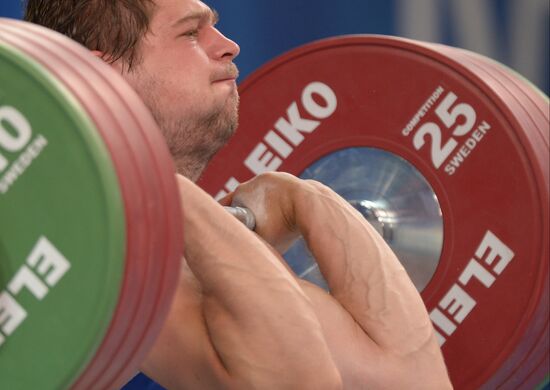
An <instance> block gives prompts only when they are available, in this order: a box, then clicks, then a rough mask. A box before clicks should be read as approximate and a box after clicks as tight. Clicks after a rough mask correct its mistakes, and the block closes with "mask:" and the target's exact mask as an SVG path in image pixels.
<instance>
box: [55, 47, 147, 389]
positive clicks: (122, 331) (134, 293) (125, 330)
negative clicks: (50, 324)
mask: <svg viewBox="0 0 550 390" xmlns="http://www.w3.org/2000/svg"><path fill="white" fill-rule="evenodd" d="M60 50H61V52H62V51H63V48H61V49H60ZM87 76H88V77H89V76H90V75H87ZM126 122H127V121H126ZM128 124H129V122H127V123H126V125H127V126H128ZM141 154H142V156H141V160H142V161H143V151H142V153H141ZM152 187H153V188H155V187H156V186H152ZM144 203H148V202H144ZM153 204H155V203H153ZM134 268H135V266H134ZM130 269H132V268H130ZM154 285H155V284H151V280H146V281H145V283H143V284H137V285H136V286H135V287H139V286H154ZM138 291H139V290H137V288H136V291H132V295H138V296H139V294H136V293H137V292H138ZM120 306H121V307H123V308H125V309H126V310H129V309H131V308H132V307H133V306H131V305H127V304H126V305H125V304H124V303H121V304H120ZM134 306H135V305H134ZM147 314H149V313H147ZM138 317H141V316H138ZM146 318H147V317H146ZM145 323H147V321H145ZM130 326H133V328H132V329H136V328H139V327H138V326H136V325H135V324H132V323H131V324H130ZM113 328H116V327H113ZM127 331H128V329H127V328H122V329H119V331H118V334H120V335H122V336H123V337H124V336H126V335H127ZM140 341H141V340H140ZM138 342H139V341H138ZM131 349H132V350H133V349H135V347H133V346H132V347H131ZM107 352H108V351H107ZM106 355H107V356H110V355H109V354H108V353H107V354H106ZM100 361H104V359H100ZM122 363H123V361H120V362H118V361H117V364H122ZM115 366H116V364H115ZM103 377H104V378H106V377H107V376H106V375H105V376H103Z"/></svg>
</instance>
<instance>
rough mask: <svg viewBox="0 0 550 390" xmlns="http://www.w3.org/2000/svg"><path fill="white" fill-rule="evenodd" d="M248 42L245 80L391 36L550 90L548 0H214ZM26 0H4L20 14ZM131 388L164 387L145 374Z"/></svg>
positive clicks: (242, 60) (223, 26)
mask: <svg viewBox="0 0 550 390" xmlns="http://www.w3.org/2000/svg"><path fill="white" fill-rule="evenodd" d="M206 3H207V4H209V5H210V6H212V7H213V8H215V9H216V10H218V12H219V13H220V15H221V21H220V23H219V25H218V27H219V29H220V30H221V31H222V32H223V33H224V34H226V35H227V36H228V37H230V38H232V39H233V40H235V41H236V42H237V43H239V45H240V46H241V54H240V56H239V57H238V58H237V61H236V62H237V64H238V66H239V68H240V70H241V80H242V79H243V78H246V76H247V75H249V74H250V73H251V72H253V71H254V70H255V69H257V68H258V67H259V66H261V65H262V64H264V63H266V62H268V61H269V60H271V59H272V58H274V57H275V56H278V55H280V54H282V53H284V52H286V51H288V50H290V49H292V48H295V47H297V46H299V45H302V44H305V43H308V42H311V41H314V40H317V39H321V38H326V37H331V36H336V35H343V34H357V33H362V34H364V33H370V34H389V35H397V36H405V37H409V38H414V39H421V40H426V41H431V42H439V43H444V44H448V45H452V46H459V47H463V48H466V49H470V50H473V51H476V52H479V53H482V54H485V55H487V56H489V57H492V58H494V59H496V60H498V61H500V62H503V63H505V64H507V65H508V66H510V67H512V68H514V69H515V70H517V71H518V72H519V73H521V74H523V75H524V76H525V77H526V78H528V79H529V80H531V81H532V82H533V83H534V84H535V85H537V86H538V87H539V88H541V89H542V90H543V91H544V92H545V93H546V94H547V95H548V94H549V90H550V81H549V70H548V68H549V62H550V61H549V54H548V53H549V35H550V34H549V12H550V11H549V10H550V5H549V4H550V3H549V1H548V0H340V1H338V2H336V1H334V0H272V1H266V0H263V1H262V0H231V1H228V0H211V1H206ZM21 8H22V7H21V0H0V16H7V17H14V18H20V17H21V15H22V10H21ZM126 388H127V389H158V388H159V387H157V386H156V385H154V384H152V383H150V382H149V381H147V380H146V379H145V378H143V377H138V378H136V379H135V380H134V382H133V383H132V384H131V385H129V386H127V387H126Z"/></svg>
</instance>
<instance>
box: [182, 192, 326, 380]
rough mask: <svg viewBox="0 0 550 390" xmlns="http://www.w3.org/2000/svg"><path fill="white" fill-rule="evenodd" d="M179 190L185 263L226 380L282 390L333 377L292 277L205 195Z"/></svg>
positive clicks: (315, 322) (309, 309) (313, 322)
mask: <svg viewBox="0 0 550 390" xmlns="http://www.w3.org/2000/svg"><path fill="white" fill-rule="evenodd" d="M180 189H181V196H182V202H183V209H184V210H185V211H184V213H185V217H184V221H185V223H184V235H185V256H186V260H187V262H188V264H189V267H190V268H191V270H192V271H193V272H194V274H195V275H196V277H197V279H198V280H199V282H200V284H201V286H202V289H203V294H204V295H203V297H204V298H203V299H204V301H203V310H204V315H205V319H206V324H207V327H208V331H209V336H210V339H211V341H212V343H213V345H214V348H215V349H216V351H217V352H218V354H219V356H220V358H221V360H222V362H223V364H224V366H225V367H226V368H227V370H228V372H229V374H230V375H232V376H234V377H236V378H239V379H242V380H243V381H244V382H245V383H247V384H248V385H251V386H261V387H264V388H265V387H266V386H267V387H269V386H275V387H277V388H284V387H287V385H288V387H292V386H295V385H296V383H297V382H295V381H297V380H301V378H313V377H314V376H317V377H318V376H319V374H318V373H319V372H323V373H327V374H329V373H331V372H334V373H336V369H335V367H334V365H333V362H332V360H331V357H330V353H329V351H328V347H327V346H326V342H325V340H324V338H323V335H322V331H321V328H320V325H319V323H318V320H317V318H316V316H315V314H314V311H313V308H312V307H311V303H310V302H309V300H308V298H307V297H306V296H305V294H304V293H303V292H302V290H301V289H300V287H299V285H298V283H297V282H296V281H295V280H294V278H293V277H292V276H291V275H290V274H289V273H288V272H287V271H286V270H285V268H284V267H283V266H282V265H281V264H280V263H279V261H278V260H277V259H276V258H275V257H274V256H273V255H272V253H271V252H270V251H269V250H268V249H267V247H266V246H265V245H264V244H263V243H262V242H261V241H260V240H259V239H257V238H256V237H255V235H254V234H253V233H251V232H250V231H248V230H247V229H246V228H245V227H244V226H242V224H241V223H239V222H238V221H236V220H235V219H234V218H233V217H232V216H230V215H229V214H227V213H226V212H225V210H223V208H222V207H221V206H219V205H218V204H217V203H216V202H215V201H214V200H212V199H211V198H210V197H209V196H208V195H207V194H205V193H203V192H202V191H201V190H199V189H198V188H196V187H194V186H193V185H191V184H190V183H188V182H182V183H181V186H180ZM299 346H301V347H299ZM312 356H315V358H314V359H312V358H311V357H312Z"/></svg>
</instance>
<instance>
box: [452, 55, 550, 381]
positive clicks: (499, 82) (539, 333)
mask: <svg viewBox="0 0 550 390" xmlns="http://www.w3.org/2000/svg"><path fill="white" fill-rule="evenodd" d="M442 50H446V52H447V54H448V55H449V56H450V57H453V58H455V59H456V60H457V61H460V62H461V63H462V64H464V65H466V66H470V67H472V66H473V69H472V70H473V71H474V72H476V73H477V74H479V75H480V76H482V77H483V78H484V79H485V80H491V81H490V82H491V85H492V87H493V89H494V90H495V91H497V93H499V94H500V95H501V97H502V99H503V100H504V101H506V102H507V103H508V104H510V103H512V102H513V101H515V103H514V104H510V105H511V106H514V107H515V108H513V110H514V113H515V114H516V115H521V116H522V117H523V126H524V129H525V131H529V129H531V130H532V129H533V128H537V129H538V130H540V132H541V133H544V132H545V131H546V133H547V132H548V121H545V120H544V119H542V120H541V118H540V116H538V115H537V114H538V113H539V111H538V108H537V107H536V105H534V104H532V103H533V102H532V100H531V98H532V97H531V96H530V95H528V94H526V93H525V90H524V89H523V88H521V86H520V85H518V82H517V81H512V80H511V79H510V78H509V77H507V74H505V73H504V72H502V70H501V69H502V68H500V67H498V66H497V65H498V64H496V63H494V62H492V61H489V60H487V59H485V57H482V56H479V55H474V54H473V53H470V52H467V51H465V50H458V49H452V48H442ZM499 68H500V69H499ZM523 83H526V82H525V81H523ZM525 87H527V86H525ZM516 97H517V98H516ZM541 98H542V97H541ZM526 106H527V107H529V108H525V107H526ZM537 119H538V120H537ZM529 122H530V123H529ZM541 133H538V134H539V135H541ZM547 138H548V137H547V136H546V140H544V137H542V135H541V138H540V139H538V138H537V137H535V138H534V139H533V142H540V144H541V145H546V152H547V151H548V143H547ZM547 157H548V154H546V158H547ZM541 158H544V156H542V157H541ZM545 274H546V280H545V282H544V285H545V287H544V289H543V292H542V294H541V295H540V301H539V303H538V308H537V309H536V311H535V314H534V316H533V319H532V320H531V323H530V325H529V327H528V328H527V329H526V331H525V333H524V336H523V339H522V340H521V342H520V343H518V346H517V347H516V351H515V352H514V353H513V354H511V356H510V357H509V358H508V360H507V361H506V362H504V363H503V365H502V366H501V367H500V370H499V372H497V373H495V375H493V377H492V378H491V380H490V382H489V383H486V384H485V387H486V388H488V389H489V388H495V387H499V386H507V387H510V388H517V387H520V386H522V385H521V384H522V383H524V382H526V381H527V380H528V378H530V380H531V381H534V382H537V384H538V383H540V382H541V380H542V378H544V377H545V375H547V374H548V369H547V370H546V372H543V373H542V374H540V373H538V374H537V373H533V371H534V370H533V368H534V367H538V366H540V365H541V363H540V362H543V361H546V360H547V359H548V329H549V301H548V298H549V297H548V271H546V273H545ZM529 383H530V382H529Z"/></svg>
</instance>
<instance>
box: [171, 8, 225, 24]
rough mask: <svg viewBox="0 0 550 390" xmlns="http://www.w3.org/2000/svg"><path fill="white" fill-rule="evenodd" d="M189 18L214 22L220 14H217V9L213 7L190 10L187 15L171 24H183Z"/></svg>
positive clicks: (218, 18) (216, 21)
mask: <svg viewBox="0 0 550 390" xmlns="http://www.w3.org/2000/svg"><path fill="white" fill-rule="evenodd" d="M190 20H208V21H210V23H212V24H216V23H218V21H219V20H220V15H219V14H218V11H216V10H215V9H213V8H209V9H205V10H201V11H196V12H191V13H190V14H189V15H186V16H184V17H183V18H181V19H178V20H177V21H176V22H175V23H174V24H172V28H175V27H178V26H180V25H182V24H185V23H187V22H188V21H190Z"/></svg>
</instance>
